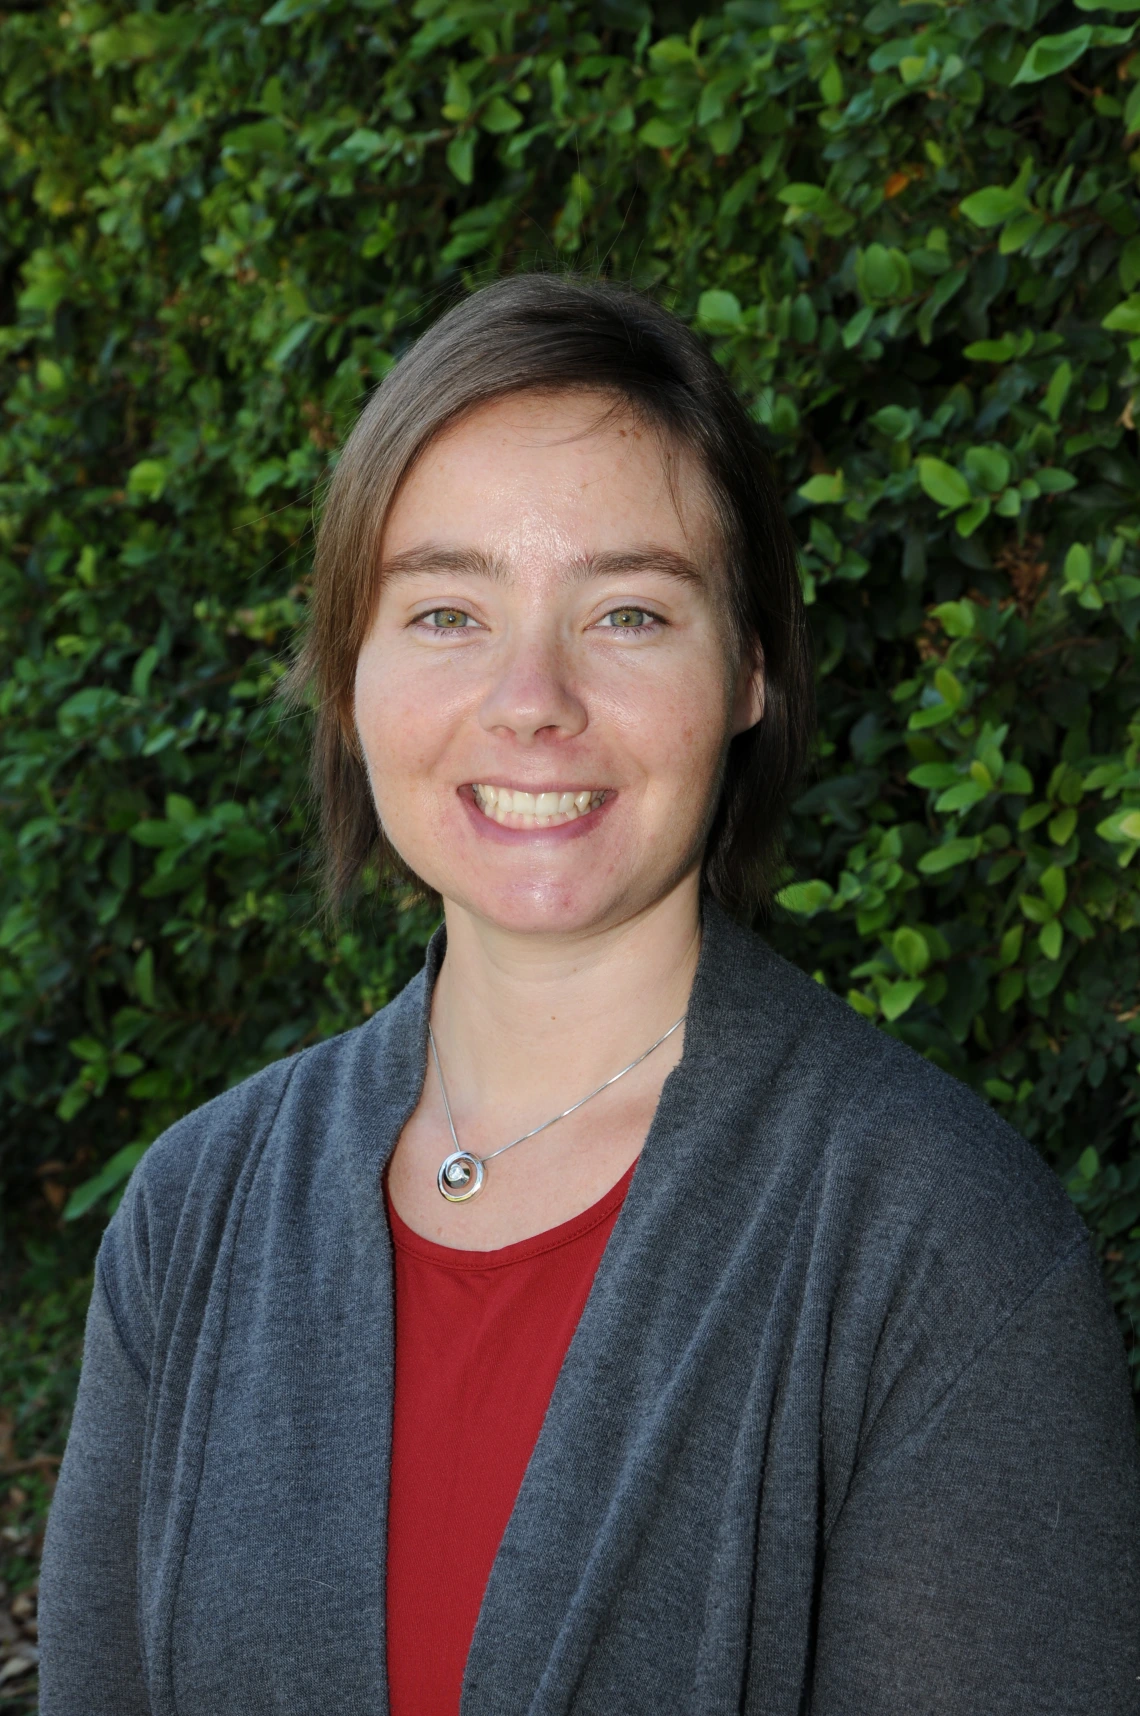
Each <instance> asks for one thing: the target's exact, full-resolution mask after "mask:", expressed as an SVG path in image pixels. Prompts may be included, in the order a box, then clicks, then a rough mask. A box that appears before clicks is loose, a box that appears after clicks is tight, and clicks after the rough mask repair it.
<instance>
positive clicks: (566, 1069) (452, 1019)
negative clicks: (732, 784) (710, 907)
mask: <svg viewBox="0 0 1140 1716" xmlns="http://www.w3.org/2000/svg"><path fill="white" fill-rule="evenodd" d="M445 918H446V923H447V955H446V957H445V959H444V962H443V967H442V969H441V971H440V974H439V978H438V981H437V983H436V988H435V994H434V996H433V999H432V1027H433V1030H434V1031H435V1033H436V1037H437V1040H438V1041H439V1042H440V1046H441V1051H442V1052H443V1054H444V1056H445V1062H446V1065H447V1066H448V1068H449V1069H452V1076H454V1078H455V1081H456V1083H457V1084H458V1083H462V1085H463V1087H464V1088H465V1089H466V1090H467V1091H468V1092H470V1094H471V1096H473V1097H474V1098H475V1099H476V1101H477V1102H478V1103H479V1104H480V1105H482V1104H483V1103H489V1102H494V1101H496V1100H499V1099H502V1098H503V1097H504V1096H506V1095H507V1094H508V1093H509V1096H510V1098H511V1101H510V1106H511V1107H512V1108H513V1107H515V1106H516V1105H518V1104H519V1102H520V1099H521V1101H522V1105H523V1106H526V1107H530V1106H532V1105H533V1106H534V1108H535V1110H536V1111H537V1109H538V1108H541V1107H542V1105H543V1099H544V1098H547V1097H548V1098H550V1099H552V1100H551V1101H549V1102H548V1103H547V1106H553V1105H554V1103H555V1102H557V1100H558V1099H560V1098H561V1097H562V1096H563V1095H565V1094H567V1093H569V1095H568V1100H570V1099H572V1098H573V1097H574V1095H575V1094H580V1089H579V1087H580V1086H585V1085H588V1084H590V1083H591V1082H600V1080H601V1079H603V1078H606V1077H608V1076H609V1075H610V1074H611V1073H614V1072H616V1071H617V1070H618V1069H619V1068H620V1067H621V1066H623V1065H624V1064H625V1063H626V1062H627V1061H630V1060H632V1059H633V1058H634V1056H635V1055H638V1054H640V1053H641V1051H642V1050H643V1049H645V1048H648V1046H649V1044H650V1043H652V1042H653V1040H654V1038H655V1037H659V1036H660V1035H661V1033H662V1031H664V1030H666V1029H667V1028H668V1027H669V1026H670V1025H671V1024H672V1023H673V1021H674V1020H675V1019H677V1018H678V1017H679V1016H680V1015H681V1014H682V1013H683V1012H684V1011H685V1008H686V1006H687V1004H688V998H689V990H690V989H691V987H692V982H693V975H694V973H695V971H696V967H697V954H698V951H699V947H700V903H699V876H698V875H696V874H693V875H690V876H686V877H684V878H683V879H682V881H681V882H680V883H679V884H678V885H677V886H676V887H675V888H673V889H672V890H671V891H670V892H669V893H668V894H667V895H666V896H665V897H664V898H663V899H661V900H658V901H655V902H654V904H653V905H652V906H650V907H648V908H646V909H645V910H643V911H641V912H639V913H638V914H637V915H636V916H634V917H632V918H629V919H627V920H626V921H625V922H624V923H621V924H618V925H615V926H612V927H608V928H606V929H604V930H599V931H596V932H592V933H590V934H588V935H584V936H575V937H568V936H558V937H540V936H533V935H517V934H512V933H508V932H504V931H501V930H498V929H496V928H495V927H494V926H492V925H488V924H487V923H485V922H483V921H481V920H478V919H476V918H474V917H473V916H472V915H471V914H470V913H468V912H466V911H464V910H462V909H461V908H459V907H454V906H451V905H447V906H446V907H445ZM678 1036H679V1033H678Z"/></svg>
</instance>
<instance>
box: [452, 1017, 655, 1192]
mask: <svg viewBox="0 0 1140 1716" xmlns="http://www.w3.org/2000/svg"><path fill="white" fill-rule="evenodd" d="M687 1017H688V1015H687V1013H682V1014H681V1017H680V1018H679V1019H676V1020H674V1022H673V1024H671V1025H670V1027H669V1029H668V1030H667V1031H663V1032H662V1033H661V1035H660V1036H659V1037H658V1039H657V1041H656V1042H655V1043H650V1045H649V1047H648V1048H647V1049H644V1050H643V1051H642V1053H641V1054H639V1055H638V1057H637V1059H636V1060H633V1061H630V1063H629V1065H628V1066H627V1067H622V1069H621V1071H620V1072H616V1073H614V1075H613V1077H612V1078H608V1079H606V1081H605V1083H604V1084H600V1085H599V1086H598V1087H597V1089H596V1090H592V1091H590V1093H589V1095H588V1096H583V1097H580V1098H579V1099H578V1101H577V1102H572V1103H571V1104H570V1107H569V1108H564V1109H563V1110H562V1112H561V1114H552V1115H551V1117H550V1119H549V1120H544V1121H543V1123H542V1125H541V1126H534V1127H532V1128H531V1130H530V1131H529V1132H522V1133H520V1134H519V1136H518V1137H517V1138H512V1139H511V1141H510V1143H509V1144H500V1145H499V1148H498V1149H497V1150H492V1151H490V1152H489V1153H488V1154H487V1155H486V1156H476V1155H475V1154H474V1153H473V1152H472V1151H468V1150H464V1149H463V1148H462V1146H461V1145H460V1142H459V1138H458V1135H457V1134H456V1131H455V1122H454V1120H453V1119H452V1118H451V1104H450V1103H449V1102H448V1100H447V1086H446V1085H445V1084H444V1082H443V1068H442V1067H441V1066H440V1064H439V1050H438V1049H437V1048H436V1046H435V1036H434V1033H433V1032H432V1028H431V1025H430V1023H429V1024H428V1042H429V1043H430V1044H431V1053H432V1059H433V1060H434V1061H435V1070H436V1076H437V1077H438V1079H439V1093H440V1095H441V1096H442V1097H443V1112H444V1113H445V1114H446V1115H447V1125H448V1129H449V1131H450V1132H451V1141H452V1143H453V1144H454V1145H455V1152H456V1155H462V1156H465V1157H468V1158H469V1159H470V1160H471V1161H473V1162H476V1163H478V1165H479V1167H480V1168H482V1167H483V1166H484V1164H485V1163H487V1162H493V1161H494V1160H495V1157H496V1156H501V1155H502V1154H503V1153H504V1151H506V1150H513V1149H514V1147H515V1145H516V1144H525V1143H526V1141H527V1139H528V1138H537V1136H538V1134H539V1133H540V1132H545V1131H546V1129H547V1127H548V1126H554V1125H555V1124H556V1123H557V1122H558V1121H559V1120H565V1119H566V1118H567V1116H568V1115H571V1114H575V1113H577V1111H578V1109H580V1108H584V1107H585V1105H586V1103H587V1102H592V1101H593V1100H594V1098H595V1097H596V1096H601V1094H602V1092H603V1090H608V1089H609V1088H610V1086H611V1084H616V1083H617V1081H618V1079H619V1078H624V1077H625V1075H626V1073H631V1072H632V1071H633V1069H634V1067H639V1066H640V1065H641V1063H642V1061H645V1060H648V1059H649V1056H650V1055H651V1054H652V1053H653V1051H654V1049H659V1048H660V1047H661V1045H662V1043H663V1042H665V1041H666V1039H667V1038H669V1037H671V1036H672V1035H673V1032H674V1031H676V1030H679V1029H680V1027H681V1026H682V1025H683V1024H684V1023H685V1020H686V1018H687ZM449 1160H450V1158H449ZM441 1171H442V1170H441ZM479 1180H480V1184H481V1183H482V1175H481V1174H480V1176H479ZM441 1189H442V1187H441ZM445 1195H446V1194H445Z"/></svg>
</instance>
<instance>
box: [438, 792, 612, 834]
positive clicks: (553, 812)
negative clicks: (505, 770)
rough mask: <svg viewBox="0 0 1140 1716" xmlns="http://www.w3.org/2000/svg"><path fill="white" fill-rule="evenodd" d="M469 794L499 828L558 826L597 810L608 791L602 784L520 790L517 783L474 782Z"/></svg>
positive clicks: (607, 795) (610, 795)
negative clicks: (485, 783) (502, 784)
mask: <svg viewBox="0 0 1140 1716" xmlns="http://www.w3.org/2000/svg"><path fill="white" fill-rule="evenodd" d="M471 797H472V799H473V801H474V802H475V804H476V805H477V806H478V808H479V809H480V810H481V811H482V813H483V815H484V816H485V817H487V818H488V820H489V821H491V822H497V823H498V824H499V826H500V827H501V828H560V827H562V826H563V825H564V824H566V823H570V822H578V821H580V820H581V818H582V817H584V816H589V815H590V812H591V811H594V810H599V809H600V808H601V806H602V805H603V804H605V802H606V800H607V798H610V797H612V793H611V792H610V791H609V789H608V788H606V787H565V788H558V787H556V788H553V789H552V790H551V791H549V792H522V791H520V789H519V788H517V787H505V786H484V785H482V784H481V783H474V784H473V785H472V787H471Z"/></svg>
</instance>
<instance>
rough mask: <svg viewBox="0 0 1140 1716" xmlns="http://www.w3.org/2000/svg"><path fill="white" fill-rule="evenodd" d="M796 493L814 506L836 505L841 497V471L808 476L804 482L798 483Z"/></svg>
mask: <svg viewBox="0 0 1140 1716" xmlns="http://www.w3.org/2000/svg"><path fill="white" fill-rule="evenodd" d="M796 493H797V494H798V495H799V496H800V497H801V498H802V499H803V500H806V501H811V502H812V503H813V505H815V506H827V505H836V504H837V503H838V502H839V501H841V500H842V499H843V493H844V489H843V472H842V471H835V472H833V473H832V474H830V475H824V474H821V475H820V476H818V477H809V478H808V480H807V482H806V483H801V484H800V486H799V488H798V489H797V490H796Z"/></svg>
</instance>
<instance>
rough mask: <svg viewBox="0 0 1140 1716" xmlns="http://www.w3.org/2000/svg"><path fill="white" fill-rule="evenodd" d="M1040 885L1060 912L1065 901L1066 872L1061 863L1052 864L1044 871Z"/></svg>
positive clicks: (1055, 909)
mask: <svg viewBox="0 0 1140 1716" xmlns="http://www.w3.org/2000/svg"><path fill="white" fill-rule="evenodd" d="M1039 886H1040V889H1041V892H1042V893H1043V894H1044V896H1045V898H1046V899H1047V900H1048V902H1049V904H1050V906H1051V907H1052V908H1053V910H1054V911H1055V912H1059V911H1060V910H1061V907H1062V906H1063V905H1064V903H1065V872H1064V871H1063V870H1062V869H1061V868H1060V866H1059V865H1057V864H1050V866H1049V868H1048V869H1047V870H1045V871H1043V872H1042V875H1041V881H1040V883H1039Z"/></svg>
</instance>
